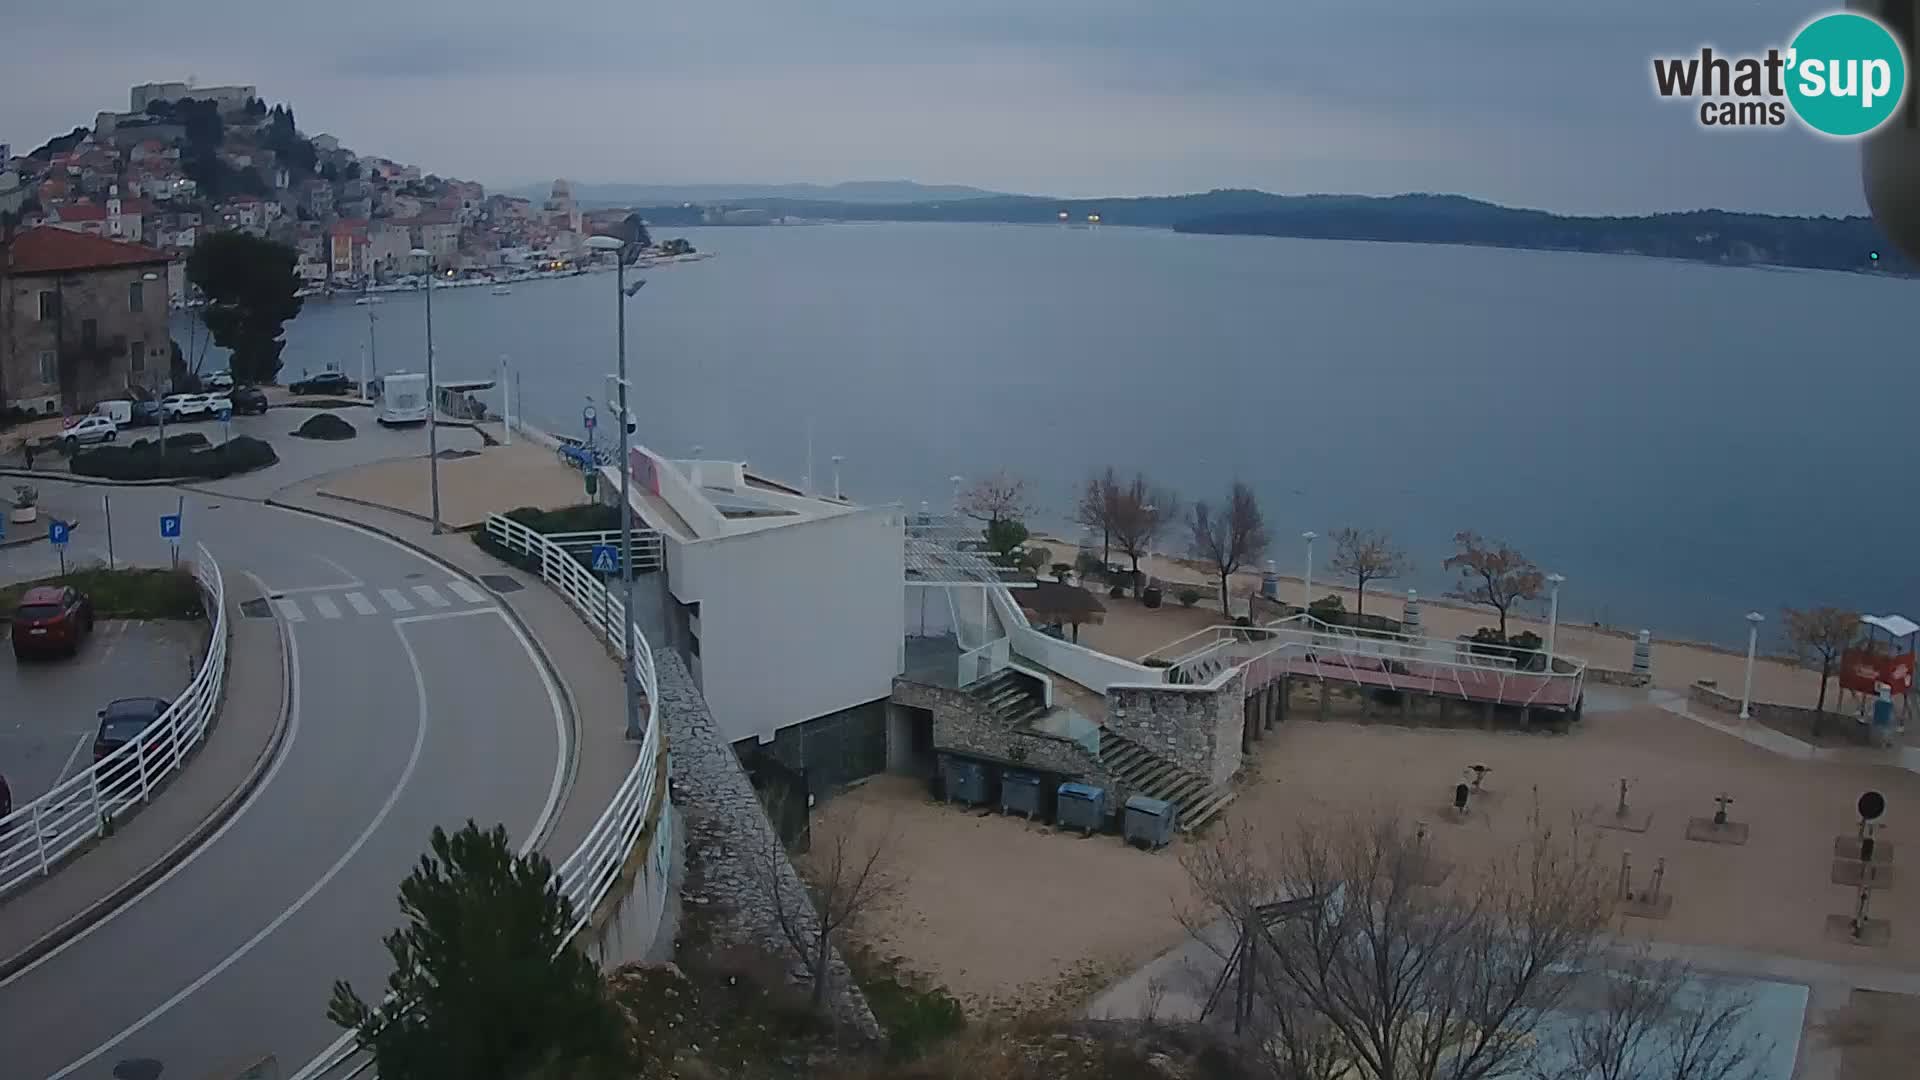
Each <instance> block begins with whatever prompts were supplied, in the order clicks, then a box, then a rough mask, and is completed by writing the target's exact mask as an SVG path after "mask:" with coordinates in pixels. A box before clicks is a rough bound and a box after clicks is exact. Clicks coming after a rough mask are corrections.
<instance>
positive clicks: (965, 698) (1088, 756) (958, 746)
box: [893, 678, 1130, 805]
mask: <svg viewBox="0 0 1920 1080" xmlns="http://www.w3.org/2000/svg"><path fill="white" fill-rule="evenodd" d="M893 700H894V701H895V702H896V703H897V704H900V705H907V706H910V707H912V708H916V709H925V710H927V711H928V712H929V713H931V714H932V715H933V747H934V749H935V750H948V751H953V752H955V753H961V754H968V755H971V756H974V757H981V758H988V759H991V760H994V761H998V762H1002V763H1004V764H1007V765H1011V766H1013V767H1015V768H1025V769H1033V770H1036V771H1040V772H1049V773H1055V774H1057V775H1060V776H1064V777H1068V778H1071V779H1073V780H1077V781H1080V782H1082V783H1088V784H1093V785H1095V786H1098V787H1104V788H1106V789H1107V798H1108V799H1109V800H1110V801H1111V802H1112V803H1113V804H1114V805H1119V804H1120V803H1122V802H1124V801H1125V800H1126V796H1127V795H1128V794H1130V793H1129V792H1127V791H1125V790H1123V788H1124V785H1122V784H1121V783H1120V782H1119V780H1118V778H1117V777H1115V776H1113V775H1112V774H1110V773H1109V772H1107V770H1106V767H1105V766H1104V765H1102V764H1101V762H1100V759H1098V758H1096V757H1094V756H1093V754H1092V753H1091V752H1089V751H1088V750H1087V748H1086V747H1084V746H1082V745H1080V744H1079V743H1077V742H1075V741H1073V740H1072V739H1068V738H1063V737H1061V736H1058V735H1046V734H1042V733H1041V732H1037V731H1029V730H1026V729H1024V728H1016V727H1010V726H1008V724H1007V723H1006V721H1004V720H1002V719H1001V718H1000V717H998V716H995V715H994V714H993V713H992V711H991V710H989V709H988V708H987V706H986V704H985V703H984V702H982V701H980V700H979V699H978V698H976V697H974V696H973V695H972V694H969V693H967V692H966V691H965V690H951V689H948V688H946V687H940V686H929V685H927V684H926V683H919V682H914V681H913V680H911V679H905V678H896V679H894V680H893Z"/></svg>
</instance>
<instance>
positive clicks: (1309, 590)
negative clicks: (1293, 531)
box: [1300, 529, 1320, 615]
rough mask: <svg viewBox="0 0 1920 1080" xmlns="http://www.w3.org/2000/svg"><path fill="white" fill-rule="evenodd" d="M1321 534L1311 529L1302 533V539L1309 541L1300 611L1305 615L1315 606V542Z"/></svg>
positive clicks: (1301, 590) (1301, 587)
mask: <svg viewBox="0 0 1920 1080" xmlns="http://www.w3.org/2000/svg"><path fill="white" fill-rule="evenodd" d="M1319 536H1320V534H1319V533H1316V532H1314V531H1312V530H1311V529H1309V530H1308V531H1306V532H1303V533H1301V534H1300V539H1302V540H1305V541H1306V542H1307V576H1306V578H1305V579H1304V582H1303V584H1302V585H1301V586H1300V613H1301V614H1303V615H1304V614H1306V613H1307V609H1309V608H1311V607H1313V542H1314V541H1315V540H1316V539H1318V538H1319Z"/></svg>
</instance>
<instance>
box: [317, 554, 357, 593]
mask: <svg viewBox="0 0 1920 1080" xmlns="http://www.w3.org/2000/svg"><path fill="white" fill-rule="evenodd" d="M314 558H316V559H319V560H320V561H321V562H323V563H326V564H327V565H328V566H331V567H333V568H334V569H335V570H338V571H340V576H341V577H342V578H345V579H346V584H345V585H342V586H340V588H343V589H351V588H353V587H355V586H357V585H359V584H360V579H359V578H357V577H354V576H353V571H351V570H349V569H347V568H346V567H344V566H341V565H340V564H339V563H337V562H334V561H333V560H332V559H329V558H327V557H326V556H325V555H315V556H314Z"/></svg>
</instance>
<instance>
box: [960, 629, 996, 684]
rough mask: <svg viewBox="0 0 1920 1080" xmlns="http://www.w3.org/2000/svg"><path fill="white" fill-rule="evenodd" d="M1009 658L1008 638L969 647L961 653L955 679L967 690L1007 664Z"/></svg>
mask: <svg viewBox="0 0 1920 1080" xmlns="http://www.w3.org/2000/svg"><path fill="white" fill-rule="evenodd" d="M1009 659H1010V657H1009V656H1008V651H1007V639H1006V638H996V639H994V640H993V641H989V642H987V643H986V644H985V645H982V646H980V647H979V648H977V649H968V650H967V651H966V652H963V653H961V654H960V666H959V672H958V675H957V677H956V680H955V681H956V683H957V685H958V686H959V688H960V689H962V690H965V689H966V688H967V687H969V686H972V685H973V684H974V683H977V682H980V681H982V680H984V679H988V678H991V677H992V676H993V674H994V673H995V672H997V671H999V670H1001V669H1002V668H1004V667H1006V666H1007V662H1008V660H1009Z"/></svg>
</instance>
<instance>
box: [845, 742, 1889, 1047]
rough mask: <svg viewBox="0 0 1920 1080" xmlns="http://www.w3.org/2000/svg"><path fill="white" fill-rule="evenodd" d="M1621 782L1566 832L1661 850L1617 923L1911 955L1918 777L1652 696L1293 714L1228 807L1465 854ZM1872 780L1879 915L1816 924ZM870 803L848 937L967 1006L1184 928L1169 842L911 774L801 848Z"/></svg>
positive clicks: (1119, 963) (1615, 846) (1861, 958)
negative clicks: (1881, 804) (1059, 820)
mask: <svg viewBox="0 0 1920 1080" xmlns="http://www.w3.org/2000/svg"><path fill="white" fill-rule="evenodd" d="M1471 764H1485V765H1488V766H1490V767H1491V768H1492V772H1491V773H1489V774H1488V777H1487V781H1486V789H1487V792H1488V795H1487V797H1485V798H1483V799H1481V800H1480V801H1479V802H1478V803H1477V804H1476V806H1475V807H1474V808H1473V810H1472V811H1471V812H1470V815H1469V817H1468V818H1467V819H1466V820H1465V821H1464V822H1460V823H1453V822H1452V819H1451V816H1450V812H1449V811H1448V810H1447V809H1446V807H1447V804H1448V801H1449V793H1450V792H1451V790H1452V787H1453V785H1454V783H1455V782H1456V781H1457V780H1458V779H1459V777H1460V775H1461V772H1462V770H1463V769H1464V768H1465V767H1466V766H1468V765H1471ZM1620 777H1628V778H1630V779H1631V780H1632V782H1633V786H1632V788H1631V789H1630V796H1629V799H1630V805H1631V807H1632V809H1633V810H1634V811H1635V812H1644V813H1647V814H1650V816H1651V821H1650V823H1649V825H1648V827H1647V828H1646V831H1644V832H1627V831H1622V830H1616V829H1605V828H1597V827H1594V826H1593V825H1592V824H1591V821H1590V822H1589V824H1588V825H1587V826H1584V827H1585V828H1586V829H1587V830H1588V831H1589V832H1590V834H1591V835H1592V836H1593V837H1594V838H1595V840H1596V842H1597V851H1596V855H1595V857H1596V858H1597V859H1599V860H1601V861H1602V862H1603V864H1604V865H1606V866H1608V867H1610V868H1611V867H1617V866H1618V864H1619V860H1620V855H1621V852H1622V851H1623V850H1627V851H1630V852H1631V853H1632V854H1631V857H1632V866H1633V870H1632V877H1633V879H1634V882H1635V887H1636V888H1645V887H1646V884H1647V879H1648V877H1649V875H1650V874H1651V872H1652V870H1653V867H1654V863H1655V860H1656V859H1661V858H1664V859H1665V860H1666V874H1665V890H1664V891H1666V892H1667V893H1669V894H1671V895H1672V896H1673V898H1674V900H1673V907H1672V911H1671V914H1670V915H1669V916H1668V917H1667V918H1665V919H1659V920H1649V919H1626V920H1623V922H1622V924H1621V930H1622V932H1624V933H1626V934H1630V935H1647V936H1651V937H1653V938H1655V939H1658V940H1664V941H1672V942H1678V943H1687V944H1701V945H1720V946H1727V947H1734V948H1742V949H1753V950H1759V951H1763V952H1769V953H1776V954H1781V955H1786V956H1792V957H1799V958H1804V959H1810V960H1824V961H1829V962H1836V963H1848V964H1857V965H1869V966H1886V967H1892V968H1897V969H1902V970H1920V910H1916V909H1915V907H1914V905H1913V904H1912V903H1911V901H1910V900H1909V899H1907V898H1906V897H1905V895H1904V893H1905V892H1906V890H1907V889H1908V888H1911V886H1908V885H1907V884H1906V882H1905V880H1904V878H1902V877H1900V876H1899V875H1903V874H1906V873H1909V872H1910V871H1907V870H1905V869H1904V868H1903V867H1904V860H1906V859H1908V858H1910V857H1912V856H1909V855H1908V853H1907V852H1906V850H1904V848H1903V846H1902V845H1903V844H1904V841H1902V840H1900V839H1898V838H1899V836H1900V835H1901V830H1900V828H1899V826H1898V824H1897V822H1898V821H1899V820H1900V817H1899V815H1900V810H1901V808H1903V807H1909V806H1916V805H1920V776H1915V775H1913V774H1911V773H1907V772H1904V771H1901V770H1898V769H1892V768H1888V767H1884V766H1874V765H1861V764H1840V763H1825V762H1808V761H1798V760H1791V759H1787V758H1783V757H1779V756H1776V755H1773V754H1771V753H1769V752H1767V751H1764V750H1761V749H1758V748H1756V747H1753V746H1750V745H1748V744H1746V743H1744V742H1741V741H1739V740H1737V739H1734V738H1731V737H1728V736H1725V735H1722V734H1720V733H1718V732H1714V731H1712V730H1710V729H1707V728H1705V727H1702V726H1700V725H1698V724H1696V723H1693V722H1691V721H1689V720H1687V719H1685V718H1682V717H1679V716H1676V715H1674V714H1672V713H1668V712H1665V711H1663V710H1658V709H1644V708H1643V709H1637V710H1634V711H1629V712H1620V713H1598V712H1590V713H1589V714H1588V718H1587V720H1586V721H1585V722H1584V723H1583V725H1582V727H1581V728H1580V729H1579V730H1576V731H1575V732H1573V733H1570V734H1567V735H1558V736H1556V735H1544V734H1521V733H1499V732H1489V731H1480V730H1458V729H1454V730H1432V729H1407V728H1399V727H1394V726H1389V725H1384V724H1382V725H1363V724H1356V723H1346V722H1325V723H1323V722H1317V721H1313V720H1310V719H1301V720H1295V721H1291V722H1289V723H1288V724H1286V725H1285V726H1284V727H1282V728H1280V729H1276V730H1275V731H1274V732H1271V733H1269V735H1268V736H1267V737H1266V738H1265V739H1264V740H1263V741H1261V742H1260V743H1258V744H1257V747H1256V755H1255V760H1254V762H1253V763H1252V764H1251V765H1250V767H1249V770H1248V774H1247V776H1246V778H1245V779H1244V781H1243V783H1242V785H1241V795H1240V798H1239V799H1238V800H1237V801H1236V802H1235V803H1234V805H1233V806H1232V807H1230V808H1229V810H1228V812H1227V813H1228V816H1230V817H1232V818H1235V819H1237V820H1240V821H1243V822H1248V823H1251V824H1253V825H1255V826H1257V827H1259V828H1263V829H1284V828H1288V827H1291V826H1293V825H1294V824H1295V823H1297V822H1302V821H1312V820H1317V819H1321V818H1323V817H1325V816H1329V815H1342V814H1350V813H1372V812H1376V811H1381V810H1385V811H1392V812H1399V813H1402V814H1404V815H1406V816H1407V817H1408V818H1411V819H1415V820H1425V821H1428V822H1432V823H1433V824H1432V828H1431V834H1432V836H1433V843H1434V844H1435V848H1436V851H1437V853H1438V854H1439V856H1440V857H1442V858H1445V859H1448V860H1452V861H1454V862H1456V863H1457V864H1458V865H1460V866H1463V867H1467V866H1471V865H1473V864H1474V863H1475V862H1476V861H1478V860H1481V859H1484V858H1486V857H1488V856H1489V855H1492V854H1495V853H1497V852H1499V851H1501V850H1503V849H1506V848H1508V847H1510V846H1511V845H1512V844H1513V843H1514V842H1515V841H1516V840H1517V839H1518V838H1520V837H1521V836H1523V835H1524V834H1525V830H1526V829H1527V827H1528V826H1527V821H1528V817H1529V814H1530V813H1531V811H1532V808H1533V806H1534V800H1535V797H1536V791H1537V793H1538V799H1539V806H1540V810H1541V814H1542V818H1543V820H1546V821H1549V822H1561V823H1568V822H1571V820H1572V819H1573V818H1574V816H1575V815H1583V816H1586V817H1588V818H1589V819H1598V818H1602V817H1609V818H1610V817H1611V816H1612V811H1613V808H1614V806H1615V803H1616V799H1617V784H1618V780H1619V778H1620ZM1868 788H1872V789H1876V790H1879V791H1881V792H1883V793H1884V794H1885V795H1886V797H1887V800H1888V802H1889V804H1890V805H1891V806H1892V807H1893V808H1894V809H1893V810H1892V811H1890V813H1889V819H1890V820H1892V821H1894V822H1896V824H1895V826H1894V827H1893V828H1892V829H1889V830H1887V831H1886V832H1884V833H1883V835H1882V837H1881V840H1882V844H1883V848H1884V845H1885V843H1886V842H1888V841H1891V842H1892V843H1893V844H1894V846H1895V848H1896V856H1897V861H1896V862H1895V863H1894V868H1895V874H1896V877H1895V879H1894V886H1895V887H1894V888H1893V889H1892V890H1890V891H1887V892H1882V893H1878V894H1876V895H1875V898H1874V906H1873V911H1872V914H1873V915H1874V916H1875V917H1884V918H1887V919H1889V920H1890V921H1891V924H1892V936H1891V940H1890V942H1889V943H1888V944H1887V945H1886V946H1884V947H1861V946H1855V945H1851V944H1846V943H1842V942H1837V941H1834V940H1831V939H1830V938H1829V937H1828V936H1827V930H1826V919H1827V917H1828V916H1829V915H1838V914H1850V913H1851V912H1852V909H1853V903H1854V898H1855V890H1853V889H1852V888H1850V887H1847V886H1844V885H1835V884H1832V883H1831V882H1830V872H1831V861H1832V854H1833V844H1834V841H1835V838H1836V837H1839V836H1843V835H1852V833H1853V831H1854V828H1855V823H1856V818H1855V816H1854V811H1853V805H1854V801H1855V799H1856V798H1857V796H1858V795H1859V794H1860V792H1861V791H1863V790H1866V789H1868ZM1722 791H1725V792H1727V793H1730V794H1732V795H1733V797H1734V800H1735V801H1734V803H1733V806H1732V810H1731V815H1730V816H1731V820H1733V821H1735V822H1741V823H1745V824H1747V825H1748V827H1749V830H1750V832H1749V839H1748V842H1747V843H1746V844H1745V845H1742V846H1734V845H1727V844H1710V843H1701V842H1697V841H1690V840H1688V839H1687V838H1686V828H1687V823H1688V819H1689V818H1692V817H1710V816H1711V815H1712V813H1713V810H1714V803H1713V799H1712V797H1713V796H1714V795H1715V794H1717V793H1719V792H1722ZM875 818H885V819H887V820H889V821H890V822H891V823H892V827H893V828H894V829H895V830H896V835H897V837H898V839H897V841H896V843H895V845H894V850H895V855H894V859H895V862H896V866H897V868H898V870H899V872H900V874H901V876H902V878H903V879H904V880H905V882H906V884H905V887H904V889H903V891H902V892H901V893H900V894H899V896H898V897H897V898H896V899H895V901H894V902H893V903H892V904H891V905H890V906H889V907H888V908H887V910H885V911H883V912H879V913H877V914H876V915H875V917H873V918H872V919H871V920H869V922H868V923H867V925H866V926H865V927H864V929H863V930H862V931H861V933H862V936H863V938H864V939H865V940H866V941H868V942H869V943H870V944H872V945H874V946H876V947H877V948H879V949H880V950H882V951H883V952H884V953H886V954H888V955H897V956H900V957H902V958H903V961H904V963H905V964H906V965H907V966H908V967H911V968H913V969H916V970H918V971H921V972H923V973H924V974H926V975H928V976H930V977H932V978H934V979H936V980H938V981H940V982H941V983H943V984H945V985H946V986H947V987H948V988H949V989H951V990H952V991H953V992H955V993H956V994H958V995H960V996H961V997H962V998H963V999H964V1000H966V1001H968V1002H969V1003H970V1004H972V1005H973V1006H974V1007H976V1008H978V1007H981V1006H996V1005H997V1006H1000V1007H1003V1008H1018V1009H1023V1010H1025V1009H1035V1008H1043V1007H1047V1006H1050V1005H1065V1004H1068V1003H1070V1002H1073V1001H1077V1000H1080V999H1081V998H1082V997H1084V996H1085V994H1086V993H1087V992H1088V991H1089V990H1091V989H1093V988H1095V987H1097V986H1098V985H1100V983H1102V982H1103V981H1104V980H1105V978H1107V977H1111V976H1114V975H1117V974H1119V973H1121V972H1124V971H1127V970H1130V969H1132V968H1133V967H1136V966H1138V965H1139V964H1141V963H1144V962H1145V961H1146V960H1148V959H1150V958H1151V957H1153V956H1156V955H1158V954H1160V953H1162V952H1164V951H1166V950H1167V949H1169V948H1172V947H1173V946H1176V945H1178V944H1180V943H1181V941H1182V940H1183V939H1184V934H1185V931H1184V930H1183V928H1182V926H1181V924H1180V922H1179V920H1178V919H1177V917H1176V911H1178V910H1180V909H1181V908H1182V907H1183V906H1185V905H1188V904H1189V903H1190V902H1191V901H1190V897H1189V894H1188V890H1187V886H1186V881H1185V876H1184V872H1183V871H1182V869H1181V867H1180V864H1179V861H1178V856H1179V851H1180V850H1181V847H1182V846H1183V845H1185V844H1187V843H1191V842H1193V841H1188V840H1181V841H1179V842H1177V843H1176V844H1175V845H1174V846H1173V847H1171V848H1169V849H1167V850H1164V851H1161V852H1159V853H1155V854H1148V853H1144V852H1140V851H1137V850H1134V849H1132V848H1128V847H1126V846H1124V845H1123V844H1121V842H1120V841H1119V840H1118V839H1115V838H1112V837H1096V838H1094V839H1091V840H1081V839H1077V838H1074V837H1073V836H1071V835H1068V834H1054V833H1053V832H1052V831H1051V830H1050V829H1049V828H1047V827H1046V826H1041V825H1033V824H1029V823H1027V822H1024V821H1022V820H1021V819H1019V818H1005V817H1000V816H998V815H992V814H988V815H982V814H980V813H977V812H968V811H963V810H960V809H957V808H948V807H946V806H943V805H940V804H937V803H934V802H932V801H930V800H929V799H928V798H927V795H926V787H925V785H924V784H923V783H921V782H919V781H910V780H906V779H903V778H898V777H884V778H876V779H875V780H874V781H873V782H870V783H868V784H866V785H863V786H861V787H859V788H857V789H855V790H853V791H851V792H849V793H847V794H845V795H842V796H841V797H839V798H837V799H835V800H833V801H832V802H831V803H829V804H828V805H827V806H826V807H825V808H824V809H823V810H822V811H821V812H820V813H819V815H818V817H817V818H816V822H815V826H814V829H815V834H814V835H815V843H816V845H818V844H819V843H820V842H821V840H822V838H827V837H831V836H832V835H833V834H834V831H835V830H836V829H846V828H852V827H854V823H856V822H870V821H872V820H874V819H875Z"/></svg>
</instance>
